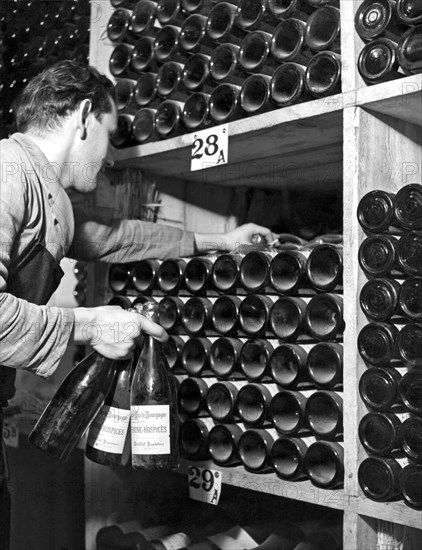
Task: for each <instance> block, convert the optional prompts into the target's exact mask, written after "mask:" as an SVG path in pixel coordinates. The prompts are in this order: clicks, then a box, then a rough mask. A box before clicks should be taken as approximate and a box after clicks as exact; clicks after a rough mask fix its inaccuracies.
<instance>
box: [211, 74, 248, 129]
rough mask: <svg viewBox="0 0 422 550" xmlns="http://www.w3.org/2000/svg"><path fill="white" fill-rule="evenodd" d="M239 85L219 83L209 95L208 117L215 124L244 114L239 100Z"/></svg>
mask: <svg viewBox="0 0 422 550" xmlns="http://www.w3.org/2000/svg"><path fill="white" fill-rule="evenodd" d="M239 93H240V86H235V85H233V84H229V83H223V84H219V85H218V86H216V87H215V88H214V90H213V91H212V93H211V97H210V119H211V120H212V121H213V122H214V123H215V124H224V123H225V122H229V121H233V120H236V119H237V118H240V117H242V116H243V115H244V113H243V109H242V107H241V106H240V102H239Z"/></svg>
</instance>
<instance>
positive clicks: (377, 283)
mask: <svg viewBox="0 0 422 550" xmlns="http://www.w3.org/2000/svg"><path fill="white" fill-rule="evenodd" d="M400 288H401V287H400V284H399V283H398V282H397V281H395V280H394V279H387V278H375V279H370V280H369V281H368V282H367V283H365V284H364V285H363V287H362V290H361V292H360V296H359V302H360V307H361V309H362V311H363V312H364V313H365V315H366V316H367V317H368V319H371V320H373V321H388V320H389V319H390V318H391V317H392V316H393V315H394V314H397V312H398V306H399V294H400Z"/></svg>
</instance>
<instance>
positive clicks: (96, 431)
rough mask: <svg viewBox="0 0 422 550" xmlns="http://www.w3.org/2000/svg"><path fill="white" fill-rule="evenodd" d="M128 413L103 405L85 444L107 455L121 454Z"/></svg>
mask: <svg viewBox="0 0 422 550" xmlns="http://www.w3.org/2000/svg"><path fill="white" fill-rule="evenodd" d="M129 419H130V411H129V410H127V409H118V408H117V407H109V406H108V405H104V406H103V407H102V408H101V410H100V412H99V413H98V415H97V416H96V418H94V420H93V421H92V424H91V427H90V430H89V433H88V441H87V444H88V445H89V446H90V447H93V448H94V449H98V450H99V451H104V452H107V453H115V454H122V453H123V447H124V444H125V440H126V434H127V431H128V428H129Z"/></svg>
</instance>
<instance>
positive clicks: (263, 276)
mask: <svg viewBox="0 0 422 550" xmlns="http://www.w3.org/2000/svg"><path fill="white" fill-rule="evenodd" d="M276 254H277V251H276V250H275V251H270V250H269V251H260V250H253V251H251V252H248V253H247V254H246V255H245V257H244V258H243V259H242V261H241V262H240V266H239V280H240V283H241V284H242V286H243V287H244V288H245V289H246V290H247V291H248V292H259V291H260V290H262V289H264V288H265V286H266V285H267V283H268V277H269V272H270V264H271V260H272V259H273V258H274V256H275V255H276Z"/></svg>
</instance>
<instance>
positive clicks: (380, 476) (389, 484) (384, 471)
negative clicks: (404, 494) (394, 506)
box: [358, 456, 405, 502]
mask: <svg viewBox="0 0 422 550" xmlns="http://www.w3.org/2000/svg"><path fill="white" fill-rule="evenodd" d="M402 465H403V466H404V465H405V462H404V461H403V460H396V459H395V458H385V457H380V456H370V457H368V458H365V459H364V460H363V461H362V462H361V463H360V465H359V468H358V480H359V485H360V487H361V489H362V491H363V492H364V494H365V496H367V497H368V498H370V499H371V500H375V501H378V502H386V501H392V500H398V499H399V498H400V472H401V469H402Z"/></svg>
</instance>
